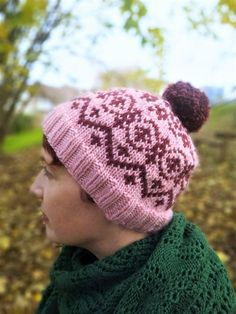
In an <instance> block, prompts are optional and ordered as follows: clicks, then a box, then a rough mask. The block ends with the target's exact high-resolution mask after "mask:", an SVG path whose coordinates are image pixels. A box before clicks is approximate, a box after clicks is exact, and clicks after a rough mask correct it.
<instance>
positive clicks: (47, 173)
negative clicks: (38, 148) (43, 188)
mask: <svg viewBox="0 0 236 314" xmlns="http://www.w3.org/2000/svg"><path fill="white" fill-rule="evenodd" d="M43 173H44V175H45V176H46V177H48V178H52V174H51V173H50V172H49V171H48V170H47V168H46V167H45V166H44V167H43Z"/></svg>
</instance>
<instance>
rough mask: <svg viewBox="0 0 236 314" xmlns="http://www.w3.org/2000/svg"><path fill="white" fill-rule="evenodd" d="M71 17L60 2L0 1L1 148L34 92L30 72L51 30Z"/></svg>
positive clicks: (43, 0)
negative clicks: (17, 114)
mask: <svg viewBox="0 0 236 314" xmlns="http://www.w3.org/2000/svg"><path fill="white" fill-rule="evenodd" d="M68 18H70V13H68V12H65V11H63V10H62V9H61V0H57V1H47V0H34V1H30V0H25V1H20V0H0V40H1V45H0V147H1V146H2V143H3V140H4V137H5V136H6V134H7V131H8V129H9V126H10V123H11V119H12V117H13V115H14V112H15V110H16V106H22V107H23V106H24V105H25V104H26V103H27V101H28V98H29V97H30V95H31V93H33V89H32V88H30V87H28V80H29V77H30V70H31V67H32V65H33V64H34V63H35V62H36V61H37V60H38V58H39V56H40V54H41V53H42V51H43V45H44V43H45V42H46V41H47V39H48V38H49V37H50V35H51V33H52V31H53V30H54V29H55V28H56V27H57V26H58V25H59V24H61V23H65V22H66V21H67V20H68Z"/></svg>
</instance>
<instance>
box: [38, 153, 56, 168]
mask: <svg viewBox="0 0 236 314" xmlns="http://www.w3.org/2000/svg"><path fill="white" fill-rule="evenodd" d="M40 160H41V161H44V162H46V164H47V165H49V166H50V165H52V163H53V161H51V162H50V163H48V162H47V161H46V160H45V158H44V157H43V156H42V155H41V156H40Z"/></svg>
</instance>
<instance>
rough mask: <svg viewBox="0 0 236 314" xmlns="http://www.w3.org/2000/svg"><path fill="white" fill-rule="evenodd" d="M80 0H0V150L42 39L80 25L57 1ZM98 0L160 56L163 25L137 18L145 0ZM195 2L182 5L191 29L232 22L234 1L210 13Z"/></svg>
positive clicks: (221, 1)
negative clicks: (118, 14) (73, 24)
mask: <svg viewBox="0 0 236 314" xmlns="http://www.w3.org/2000/svg"><path fill="white" fill-rule="evenodd" d="M82 2H86V0H73V1H71V2H67V1H65V0H34V1H30V0H0V42H1V44H0V150H1V147H2V143H3V140H4V137H5V136H6V134H7V132H8V130H9V127H10V124H11V121H12V117H13V115H14V112H15V111H16V107H17V108H23V107H24V106H25V105H26V104H27V103H28V100H29V97H30V96H31V95H32V94H33V93H34V87H33V86H34V85H31V87H30V86H28V82H29V79H30V74H31V69H32V66H33V65H34V64H35V63H36V62H37V61H38V59H39V57H40V56H41V54H42V52H43V51H44V47H45V43H46V41H47V40H48V39H49V38H50V36H51V34H52V32H53V31H54V30H55V29H56V28H57V27H58V26H63V25H64V26H68V25H69V23H70V21H71V20H72V19H73V17H76V21H77V24H78V25H77V26H78V27H80V25H79V23H80V18H81V16H80V15H79V14H80V12H79V10H78V11H77V10H76V9H74V10H73V9H71V8H70V10H68V11H66V9H65V8H63V6H62V3H63V4H64V7H65V4H69V3H75V4H78V3H82ZM98 2H99V3H101V5H103V7H104V8H106V9H107V8H110V7H116V8H118V9H120V12H121V14H122V16H123V18H124V24H123V27H124V29H125V30H126V31H130V32H133V33H134V34H136V35H137V36H138V37H139V38H140V40H141V43H142V45H151V46H152V48H153V49H154V50H155V52H156V54H157V55H159V56H163V47H164V32H163V29H161V28H160V27H149V25H148V23H146V24H145V23H142V21H143V19H144V18H145V17H147V13H148V12H147V6H146V3H147V1H144V0H143V1H142V0H100V1H98ZM193 4H194V5H193ZM157 6H158V4H157ZM200 6H201V4H199V3H197V1H196V0H192V1H190V5H189V6H188V7H183V8H184V9H185V12H186V16H187V17H188V18H189V20H190V21H191V23H192V25H193V27H194V28H197V27H198V26H199V25H205V26H207V25H210V24H211V23H213V22H214V21H215V20H216V19H217V18H218V22H221V23H223V24H227V25H230V26H232V27H234V28H235V27H236V22H235V21H236V0H218V1H217V5H216V6H215V7H213V9H212V12H209V11H205V10H204V8H205V7H204V8H201V7H200ZM100 13H101V12H98V14H97V19H98V20H101V23H102V24H103V25H104V26H105V27H106V28H107V29H110V28H112V27H113V26H114V25H115V22H114V20H113V19H112V16H109V17H108V19H107V20H102V19H101V14H100ZM193 14H194V16H193ZM157 24H158V21H157ZM96 31H97V30H94V33H95V34H94V38H93V40H94V41H96V40H97V37H99V35H100V34H99V33H98V31H97V33H96ZM68 32H69V28H68V27H65V33H64V35H66V34H68ZM69 49H70V47H68V50H69ZM90 50H91V49H90ZM50 61H51V60H48V61H47V66H48V65H50ZM133 74H134V73H133ZM143 74H144V73H143ZM162 74H163V73H161V75H160V76H162ZM137 75H139V76H140V75H141V73H136V76H137ZM149 83H150V82H149Z"/></svg>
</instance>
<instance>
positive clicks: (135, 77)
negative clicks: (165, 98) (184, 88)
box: [99, 69, 166, 93]
mask: <svg viewBox="0 0 236 314" xmlns="http://www.w3.org/2000/svg"><path fill="white" fill-rule="evenodd" d="M99 80H100V86H99V88H102V89H108V88H111V87H122V86H126V87H135V88H140V89H146V90H149V91H151V92H154V93H158V92H159V91H160V89H161V88H162V87H163V86H164V85H166V82H164V81H163V80H161V79H154V78H150V77H148V74H147V71H145V70H143V69H134V70H130V71H129V70H124V71H117V70H111V71H106V72H104V73H101V75H100V77H99Z"/></svg>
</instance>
